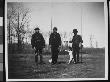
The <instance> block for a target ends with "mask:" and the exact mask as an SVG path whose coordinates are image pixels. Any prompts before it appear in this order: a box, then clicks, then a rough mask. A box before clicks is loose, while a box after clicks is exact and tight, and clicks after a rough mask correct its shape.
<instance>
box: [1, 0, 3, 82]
mask: <svg viewBox="0 0 110 82" xmlns="http://www.w3.org/2000/svg"><path fill="white" fill-rule="evenodd" d="M0 81H3V0H0Z"/></svg>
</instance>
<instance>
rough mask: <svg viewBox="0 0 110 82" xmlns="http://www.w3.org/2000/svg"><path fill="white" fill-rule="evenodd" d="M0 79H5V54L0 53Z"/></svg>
mask: <svg viewBox="0 0 110 82" xmlns="http://www.w3.org/2000/svg"><path fill="white" fill-rule="evenodd" d="M0 81H3V54H1V53H0Z"/></svg>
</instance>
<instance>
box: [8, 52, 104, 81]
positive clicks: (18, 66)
mask: <svg viewBox="0 0 110 82" xmlns="http://www.w3.org/2000/svg"><path fill="white" fill-rule="evenodd" d="M8 58H9V79H11V78H13V79H15V78H16V79H24V78H25V79H32V78H36V79H44V78H47V79H49V78H104V74H105V66H104V63H105V62H104V61H105V60H104V58H105V55H104V53H99V54H98V53H97V54H83V63H78V64H69V65H68V64H67V63H68V59H69V56H68V55H59V59H58V64H56V65H51V64H50V63H49V62H48V60H49V59H50V55H45V56H43V58H44V59H43V60H44V62H45V63H46V64H43V65H35V62H34V55H33V54H13V55H12V54H9V57H8Z"/></svg>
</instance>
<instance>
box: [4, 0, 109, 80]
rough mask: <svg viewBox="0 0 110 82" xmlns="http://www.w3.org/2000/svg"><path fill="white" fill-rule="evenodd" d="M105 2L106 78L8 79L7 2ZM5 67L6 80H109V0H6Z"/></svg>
mask: <svg viewBox="0 0 110 82" xmlns="http://www.w3.org/2000/svg"><path fill="white" fill-rule="evenodd" d="M54 1H55V2H56V1H57V2H104V17H105V78H68V79H67V78H64V79H59V78H58V79H8V49H7V48H8V46H7V2H54ZM5 68H6V81H80V80H108V10H107V0H5Z"/></svg>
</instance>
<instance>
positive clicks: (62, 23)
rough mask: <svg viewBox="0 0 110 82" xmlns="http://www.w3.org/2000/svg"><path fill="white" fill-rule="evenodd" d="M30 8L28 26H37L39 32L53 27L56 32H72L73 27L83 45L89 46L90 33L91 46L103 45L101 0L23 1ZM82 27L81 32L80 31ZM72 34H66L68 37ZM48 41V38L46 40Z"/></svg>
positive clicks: (102, 8) (103, 29)
mask: <svg viewBox="0 0 110 82" xmlns="http://www.w3.org/2000/svg"><path fill="white" fill-rule="evenodd" d="M23 4H24V6H25V7H27V8H29V9H30V10H31V12H30V16H31V21H30V28H31V29H32V30H34V28H35V26H36V25H37V26H39V28H40V30H41V32H48V31H50V29H51V19H52V25H53V27H54V26H56V27H57V28H58V32H59V33H62V32H67V33H68V34H69V33H72V30H73V29H74V28H76V29H78V34H80V35H82V39H83V45H84V46H85V47H90V35H92V36H93V39H92V40H93V46H94V47H95V45H96V41H97V42H98V47H104V46H105V22H104V3H103V2H24V3H23ZM81 27H82V33H81ZM70 37H72V36H68V37H67V39H69V38H70ZM47 42H48V40H47Z"/></svg>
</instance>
